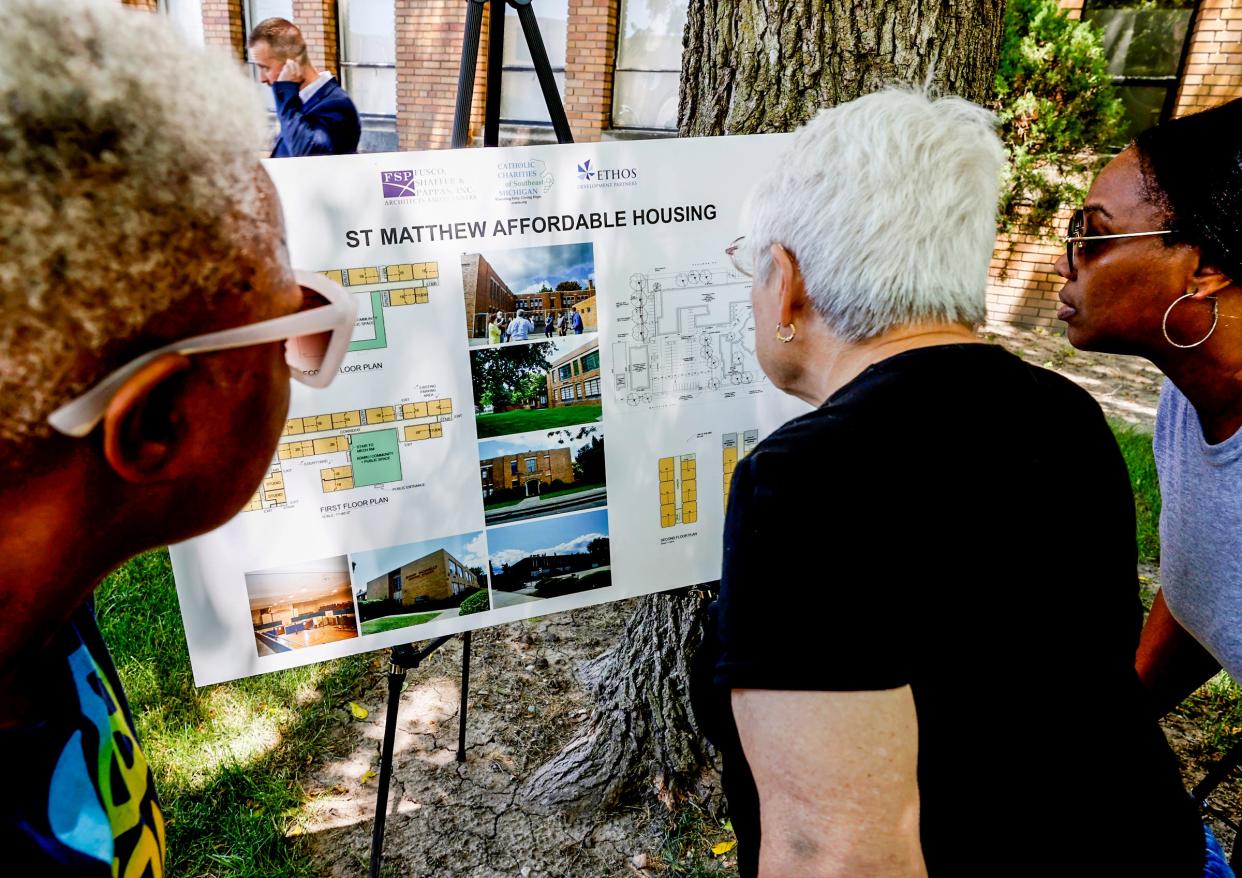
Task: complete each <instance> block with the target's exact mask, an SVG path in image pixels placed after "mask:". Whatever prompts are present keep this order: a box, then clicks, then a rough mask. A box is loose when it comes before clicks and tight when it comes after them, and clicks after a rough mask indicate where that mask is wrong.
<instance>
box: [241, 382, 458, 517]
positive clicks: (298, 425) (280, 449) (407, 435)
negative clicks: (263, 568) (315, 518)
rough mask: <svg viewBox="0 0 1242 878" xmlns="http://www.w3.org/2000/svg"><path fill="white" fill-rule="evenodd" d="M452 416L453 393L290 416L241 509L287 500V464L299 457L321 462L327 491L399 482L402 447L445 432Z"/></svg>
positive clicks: (278, 504)
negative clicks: (265, 469)
mask: <svg viewBox="0 0 1242 878" xmlns="http://www.w3.org/2000/svg"><path fill="white" fill-rule="evenodd" d="M452 420H453V400H452V399H450V398H448V397H444V398H441V399H430V400H423V401H421V402H401V403H396V404H393V405H381V406H374V407H371V408H363V409H346V410H344V411H337V412H328V413H325V414H318V415H306V416H303V417H299V418H290V419H289V420H288V421H286V422H285V429H284V432H283V433H282V434H281V442H280V444H279V445H277V446H276V458H275V460H274V461H273V463H272V469H271V471H270V472H269V473H268V475H267V476H266V477H265V478H264V480H263V483H262V484H261V485H260V486H259V490H258V491H257V492H256V493H255V495H254V497H253V498H252V499H251V501H250V502H249V503H248V504H247V505H246V506H245V508H244V509H243V510H242V511H243V512H252V511H258V510H262V509H272V508H275V507H284V506H288V503H289V498H288V497H287V491H286V483H287V480H286V475H287V473H286V467H288V466H290V465H294V464H295V462H299V461H304V462H305V463H308V464H310V465H314V466H317V467H318V477H319V478H318V481H319V489H320V490H321V491H322V492H323V493H325V494H331V493H335V492H337V491H348V490H351V489H353V488H364V487H367V486H370V485H383V484H387V483H390V482H400V481H401V480H402V478H403V473H402V464H401V448H402V447H403V446H407V445H410V444H411V443H415V442H423V441H426V440H430V439H440V438H442V437H443V436H444V424H445V423H446V422H449V421H452ZM385 425H392V426H385Z"/></svg>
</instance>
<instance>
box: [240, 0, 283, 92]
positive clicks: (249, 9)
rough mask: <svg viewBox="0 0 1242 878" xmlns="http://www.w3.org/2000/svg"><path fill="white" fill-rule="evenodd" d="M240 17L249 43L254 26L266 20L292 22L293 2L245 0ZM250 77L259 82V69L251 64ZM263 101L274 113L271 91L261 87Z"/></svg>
mask: <svg viewBox="0 0 1242 878" xmlns="http://www.w3.org/2000/svg"><path fill="white" fill-rule="evenodd" d="M242 17H243V18H244V19H245V25H246V42H247V43H249V42H250V32H251V31H252V30H254V27H255V25H257V24H258V23H259V22H261V21H264V20H265V19H268V18H283V19H284V20H285V21H292V20H293V0H245V2H244V3H243V4H242ZM248 66H249V67H250V76H251V77H252V78H253V79H254V81H255V82H256V83H257V82H258V81H259V68H258V67H256V66H255V65H254V62H251V63H250V64H249V65H248ZM263 101H264V103H265V104H266V105H267V108H268V110H270V111H271V112H273V113H275V112H276V101H275V99H274V98H273V97H272V90H271V89H270V88H268V87H267V86H264V87H263Z"/></svg>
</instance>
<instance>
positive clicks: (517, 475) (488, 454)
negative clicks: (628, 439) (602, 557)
mask: <svg viewBox="0 0 1242 878" xmlns="http://www.w3.org/2000/svg"><path fill="white" fill-rule="evenodd" d="M479 478H480V483H481V485H482V489H483V512H484V516H485V517H486V521H487V523H488V524H497V523H499V522H505V521H516V520H518V519H522V518H531V517H533V516H536V515H549V514H552V513H555V512H570V511H572V510H575V509H589V508H592V507H596V506H603V505H604V504H605V503H607V502H608V493H607V489H606V487H605V473H604V435H603V430H602V429H601V428H600V427H597V426H594V425H585V426H581V427H568V428H565V429H560V430H548V431H543V432H538V433H527V434H525V435H522V436H510V437H507V438H505V439H488V440H485V441H483V442H480V443H479Z"/></svg>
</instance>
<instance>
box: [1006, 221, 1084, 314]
mask: <svg viewBox="0 0 1242 878" xmlns="http://www.w3.org/2000/svg"><path fill="white" fill-rule="evenodd" d="M1068 220H1069V209H1068V208H1066V209H1065V210H1063V211H1062V212H1061V215H1060V216H1058V217H1057V219H1056V221H1055V227H1056V228H1058V229H1061V228H1064V227H1065V224H1066V223H1067V222H1068ZM1063 252H1064V249H1063V245H1062V244H1060V242H1057V241H1048V240H1045V239H1042V238H1040V237H1038V236H1035V235H1018V234H1004V233H1002V234H1000V235H998V236H997V238H996V249H995V250H993V251H992V262H991V264H990V265H989V267H988V292H987V303H988V319H989V320H993V321H996V322H998V323H1018V324H1021V325H1023V326H1045V327H1053V326H1060V325H1061V324H1059V323H1058V322H1057V319H1056V316H1057V307H1058V305H1059V302H1058V300H1057V290H1059V289H1061V285H1062V284H1063V283H1064V282H1065V281H1064V280H1063V279H1062V278H1061V276H1060V275H1058V274H1057V273H1056V272H1055V271H1053V270H1052V263H1053V262H1055V261H1056V258H1057V257H1058V256H1059V255H1061V253H1063Z"/></svg>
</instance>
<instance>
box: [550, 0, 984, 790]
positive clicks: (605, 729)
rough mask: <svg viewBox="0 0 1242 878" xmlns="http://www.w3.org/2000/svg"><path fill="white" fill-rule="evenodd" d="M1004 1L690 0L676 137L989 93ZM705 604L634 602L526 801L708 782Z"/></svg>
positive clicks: (783, 125)
mask: <svg viewBox="0 0 1242 878" xmlns="http://www.w3.org/2000/svg"><path fill="white" fill-rule="evenodd" d="M1003 13H1004V2H1003V0H974V2H972V3H964V2H954V0H941V2H939V3H925V2H918V0H891V2H890V0H852V2H851V0H832V2H813V0H729V2H716V0H690V7H689V12H688V15H687V18H686V31H685V36H684V38H683V41H682V46H683V52H682V68H681V101H680V105H679V109H678V115H679V133H680V134H681V136H683V137H684V136H704V135H716V134H753V133H758V132H765V131H789V130H792V129H793V128H796V127H797V126H798V125H800V124H802V123H803V122H805V121H806V120H808V119H810V118H811V117H812V116H813V115H815V113H816V111H818V110H819V109H820V108H821V107H828V106H832V105H835V104H838V103H842V102H844V101H849V100H853V99H854V98H857V97H861V96H862V95H864V94H867V93H869V92H872V91H875V90H877V89H879V88H881V87H883V86H885V85H889V84H905V85H914V86H920V87H921V86H922V85H924V84H925V83H928V82H930V83H931V85H932V87H933V90H934V91H935V93H938V94H956V95H960V96H962V97H966V98H969V99H970V100H973V101H976V102H978V103H986V102H987V101H989V100H990V99H991V96H992V89H993V82H994V78H995V75H996V65H997V59H998V55H999V48H1000V37H1001V21H1002V16H1003ZM703 607H704V602H703V601H702V600H701V599H700V598H698V597H695V596H686V595H685V593H684V592H683V593H676V594H662V595H652V596H649V597H645V598H642V600H641V602H640V604H639V606H638V609H637V610H636V611H635V612H634V615H633V616H632V617H631V618H630V620H629V622H628V623H627V625H626V628H625V632H624V633H623V635H622V637H621V639H620V641H618V643H617V645H616V646H614V647H613V648H612V649H610V650H608V651H607V652H605V653H604V654H603V655H601V656H600V657H599V658H597V659H596V660H595V661H594V662H592V663H591V664H590V665H589V666H588V667H587V669H586V670H585V672H584V678H585V680H586V682H587V685H588V686H590V688H591V690H592V692H593V694H594V695H595V710H594V712H593V715H592V717H591V720H590V722H589V723H588V724H587V727H586V730H585V731H584V732H583V733H582V734H580V735H579V736H578V737H577V738H575V739H574V740H573V741H572V742H571V743H570V744H569V746H567V747H566V748H565V749H564V750H562V751H561V752H560V753H559V754H557V755H556V756H555V757H553V758H552V759H551V760H549V761H548V762H547V763H545V764H544V765H543V766H541V767H540V768H539V769H538V771H536V773H535V774H534V775H533V776H532V778H531V780H530V781H529V782H528V784H527V786H526V790H525V792H526V795H527V797H528V798H530V799H531V800H533V801H537V802H540V803H542V804H546V805H554V806H559V807H562V808H566V809H569V810H574V811H582V810H586V809H590V808H599V807H607V806H609V805H612V804H615V803H617V802H619V801H621V800H622V799H623V797H625V796H626V795H627V794H629V793H631V792H633V791H636V790H639V789H642V788H643V787H644V786H645V785H646V784H648V783H653V784H654V785H655V788H656V791H657V793H658V794H659V795H660V798H661V799H662V800H663V801H665V802H666V803H672V802H673V801H675V800H676V799H678V798H680V797H681V796H683V795H687V794H694V793H698V792H702V791H704V790H705V789H706V788H707V787H706V785H705V781H709V780H710V779H711V778H712V777H713V774H714V769H715V766H714V754H713V753H712V750H711V747H710V745H708V744H707V742H706V741H705V740H704V739H703V736H702V734H701V732H700V730H699V727H698V724H697V723H696V722H695V719H694V715H693V713H692V712H691V710H690V705H689V698H688V674H687V669H688V667H689V665H690V663H691V661H692V658H693V653H694V650H695V649H696V648H697V647H698V645H699V644H700V643H701V642H702V637H703V625H702V610H703Z"/></svg>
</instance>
